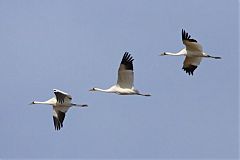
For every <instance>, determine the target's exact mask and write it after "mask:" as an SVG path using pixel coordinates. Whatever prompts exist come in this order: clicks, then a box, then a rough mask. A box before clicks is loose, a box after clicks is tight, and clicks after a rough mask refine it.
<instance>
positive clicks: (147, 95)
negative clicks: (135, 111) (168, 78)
mask: <svg viewBox="0 0 240 160" xmlns="http://www.w3.org/2000/svg"><path fill="white" fill-rule="evenodd" d="M137 95H140V96H146V97H149V96H151V94H141V93H138V94H137Z"/></svg>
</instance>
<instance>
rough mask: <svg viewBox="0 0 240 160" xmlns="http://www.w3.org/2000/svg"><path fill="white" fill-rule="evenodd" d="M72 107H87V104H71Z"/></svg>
mask: <svg viewBox="0 0 240 160" xmlns="http://www.w3.org/2000/svg"><path fill="white" fill-rule="evenodd" d="M72 106H75V107H88V105H87V104H74V103H73V104H72Z"/></svg>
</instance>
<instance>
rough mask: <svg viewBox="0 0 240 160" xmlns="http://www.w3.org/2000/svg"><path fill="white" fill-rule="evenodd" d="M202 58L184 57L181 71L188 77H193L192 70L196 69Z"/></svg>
mask: <svg viewBox="0 0 240 160" xmlns="http://www.w3.org/2000/svg"><path fill="white" fill-rule="evenodd" d="M201 60H202V57H188V56H186V58H185V60H184V62H183V67H182V69H183V70H184V71H185V72H186V73H188V74H189V75H193V72H194V70H195V69H196V68H197V67H198V65H199V64H200V62H201Z"/></svg>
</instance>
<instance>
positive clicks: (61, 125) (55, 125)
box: [53, 116, 63, 131]
mask: <svg viewBox="0 0 240 160" xmlns="http://www.w3.org/2000/svg"><path fill="white" fill-rule="evenodd" d="M53 122H54V127H55V130H57V131H58V130H60V129H61V128H62V127H63V123H62V122H60V121H59V119H58V118H56V117H54V116H53Z"/></svg>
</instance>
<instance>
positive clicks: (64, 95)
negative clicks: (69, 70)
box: [53, 89, 72, 104]
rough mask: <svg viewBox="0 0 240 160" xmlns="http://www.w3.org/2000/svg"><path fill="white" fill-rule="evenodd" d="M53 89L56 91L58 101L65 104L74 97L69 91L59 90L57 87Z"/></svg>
mask: <svg viewBox="0 0 240 160" xmlns="http://www.w3.org/2000/svg"><path fill="white" fill-rule="evenodd" d="M53 91H54V94H55V96H56V99H57V102H58V103H61V104H63V103H65V102H69V101H71V100H72V97H71V96H70V95H69V94H68V93H65V92H63V91H60V90H57V89H54V90H53Z"/></svg>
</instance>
